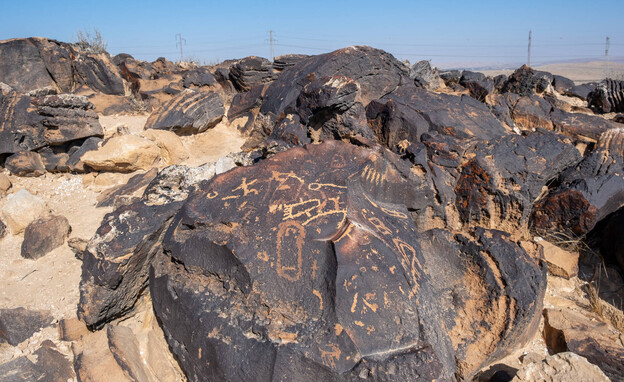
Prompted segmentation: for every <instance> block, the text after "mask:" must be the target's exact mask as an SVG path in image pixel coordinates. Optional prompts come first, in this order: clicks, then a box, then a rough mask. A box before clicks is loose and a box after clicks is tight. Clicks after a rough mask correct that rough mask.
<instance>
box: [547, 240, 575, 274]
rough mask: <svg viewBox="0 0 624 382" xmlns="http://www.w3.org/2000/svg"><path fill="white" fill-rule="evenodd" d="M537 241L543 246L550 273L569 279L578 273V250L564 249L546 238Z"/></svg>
mask: <svg viewBox="0 0 624 382" xmlns="http://www.w3.org/2000/svg"><path fill="white" fill-rule="evenodd" d="M539 243H540V244H541V245H542V246H543V247H544V258H545V259H546V262H547V263H548V272H550V274H551V275H553V276H559V277H564V278H566V279H569V278H571V277H574V276H576V275H577V274H578V259H579V254H578V252H569V251H566V250H565V249H562V248H559V247H557V246H556V245H554V244H551V243H549V242H547V241H546V240H540V241H539Z"/></svg>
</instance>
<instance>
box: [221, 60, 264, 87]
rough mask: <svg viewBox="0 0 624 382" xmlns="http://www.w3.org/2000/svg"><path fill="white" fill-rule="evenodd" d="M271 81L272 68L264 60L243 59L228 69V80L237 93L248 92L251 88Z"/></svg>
mask: <svg viewBox="0 0 624 382" xmlns="http://www.w3.org/2000/svg"><path fill="white" fill-rule="evenodd" d="M273 79H274V74H273V66H272V65H271V61H269V60H267V59H266V58H262V57H255V56H252V57H247V58H243V59H242V60H240V61H239V62H237V63H236V64H234V65H232V67H231V68H230V80H231V81H232V83H233V84H234V86H235V87H236V89H238V90H239V91H243V92H248V91H249V90H251V88H252V87H254V86H256V85H260V84H264V83H267V82H271V81H272V80H273Z"/></svg>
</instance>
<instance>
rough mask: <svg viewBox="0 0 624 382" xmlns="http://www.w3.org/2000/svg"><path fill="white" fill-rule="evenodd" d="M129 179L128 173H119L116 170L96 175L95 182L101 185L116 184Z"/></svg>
mask: <svg viewBox="0 0 624 382" xmlns="http://www.w3.org/2000/svg"><path fill="white" fill-rule="evenodd" d="M127 181H128V175H127V174H119V173H116V172H102V173H100V174H98V176H96V177H95V181H94V183H93V184H95V185H96V186H100V187H109V186H116V185H119V184H122V183H125V182H127Z"/></svg>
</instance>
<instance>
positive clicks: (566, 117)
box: [550, 109, 620, 141]
mask: <svg viewBox="0 0 624 382" xmlns="http://www.w3.org/2000/svg"><path fill="white" fill-rule="evenodd" d="M550 118H551V120H552V123H553V127H554V129H555V131H556V132H558V133H561V134H564V135H567V136H569V137H572V138H574V139H579V140H585V141H596V140H598V139H599V138H600V136H601V135H602V134H603V133H605V132H606V131H608V130H611V129H616V128H619V127H620V126H618V124H617V123H615V122H612V121H609V120H607V119H604V118H602V117H599V116H596V115H589V114H584V113H568V112H565V111H563V110H560V109H554V110H553V111H552V113H551V114H550Z"/></svg>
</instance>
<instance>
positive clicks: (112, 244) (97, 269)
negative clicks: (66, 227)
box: [78, 166, 215, 328]
mask: <svg viewBox="0 0 624 382" xmlns="http://www.w3.org/2000/svg"><path fill="white" fill-rule="evenodd" d="M152 173H153V172H149V173H146V174H144V175H141V176H140V178H138V180H137V182H140V181H141V180H142V179H145V178H146V177H147V176H149V175H150V174H152ZM214 173H215V168H214V166H212V167H210V166H202V167H197V168H192V169H189V168H188V167H186V166H170V167H167V168H165V169H164V170H162V171H161V173H160V174H159V175H158V176H157V177H156V178H155V179H154V178H152V181H151V183H150V184H149V185H148V186H147V189H146V190H145V192H144V194H143V197H142V198H141V199H140V200H137V201H136V202H134V203H132V204H129V205H126V206H122V207H120V208H118V209H117V210H115V211H114V212H112V213H110V214H107V215H106V216H105V217H104V220H103V221H102V225H101V226H100V228H99V229H98V230H97V232H96V234H95V235H94V236H93V238H92V239H91V240H90V241H89V244H88V245H87V248H86V251H84V258H83V266H82V280H81V282H80V303H79V305H78V316H79V317H80V318H81V319H82V320H83V321H84V322H85V323H86V324H87V325H89V326H90V327H92V328H99V327H101V326H102V325H104V324H105V323H106V322H108V321H110V320H111V319H113V318H116V317H119V316H121V315H123V314H124V313H125V312H127V311H129V310H130V309H132V307H133V306H134V304H135V302H136V300H137V299H138V297H139V296H140V294H141V293H142V292H143V291H144V290H145V287H146V285H147V277H148V267H149V264H150V262H151V261H152V258H153V256H154V254H155V253H156V252H157V251H159V250H160V248H161V241H162V235H163V233H164V230H165V228H166V226H167V223H168V221H169V220H170V219H171V217H172V216H173V215H174V214H175V213H176V212H177V211H178V209H179V208H180V207H181V202H182V201H183V200H185V199H186V197H187V196H188V193H189V191H190V190H191V189H192V188H193V187H195V184H197V183H199V182H200V181H201V180H205V179H209V178H211V177H212V176H214ZM124 187H126V186H124ZM122 188H123V187H122ZM126 188H127V187H126Z"/></svg>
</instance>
